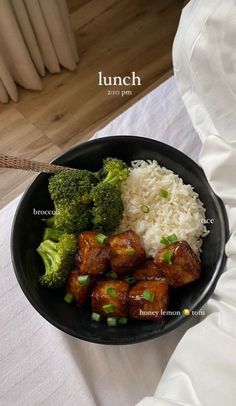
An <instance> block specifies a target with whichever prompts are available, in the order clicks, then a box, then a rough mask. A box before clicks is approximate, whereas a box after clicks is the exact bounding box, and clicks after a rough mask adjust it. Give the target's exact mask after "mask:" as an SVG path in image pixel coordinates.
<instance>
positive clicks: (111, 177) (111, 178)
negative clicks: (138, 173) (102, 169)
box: [102, 172, 120, 184]
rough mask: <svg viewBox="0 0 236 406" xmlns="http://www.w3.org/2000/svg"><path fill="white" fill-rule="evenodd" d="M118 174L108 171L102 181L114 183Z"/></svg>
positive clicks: (117, 180)
mask: <svg viewBox="0 0 236 406" xmlns="http://www.w3.org/2000/svg"><path fill="white" fill-rule="evenodd" d="M119 180H120V178H119V175H114V174H113V173H112V172H109V173H108V174H107V176H106V177H105V178H104V179H103V181H102V183H114V184H116V183H117V182H119Z"/></svg>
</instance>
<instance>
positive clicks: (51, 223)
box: [43, 216, 55, 228]
mask: <svg viewBox="0 0 236 406" xmlns="http://www.w3.org/2000/svg"><path fill="white" fill-rule="evenodd" d="M54 217H55V216H52V217H49V218H47V219H43V221H44V223H45V224H47V226H48V227H50V228H53V227H54V222H55V218H54Z"/></svg>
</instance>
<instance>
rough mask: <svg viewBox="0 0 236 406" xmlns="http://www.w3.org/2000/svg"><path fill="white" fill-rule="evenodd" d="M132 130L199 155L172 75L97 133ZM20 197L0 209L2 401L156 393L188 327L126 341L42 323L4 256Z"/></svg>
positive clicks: (128, 399)
mask: <svg viewBox="0 0 236 406" xmlns="http://www.w3.org/2000/svg"><path fill="white" fill-rule="evenodd" d="M115 134H133V135H142V136H145V137H152V138H155V139H159V140H162V141H164V142H167V143H169V144H171V145H173V146H175V147H177V148H179V149H180V150H182V151H183V152H185V153H187V154H188V155H189V156H191V157H192V158H193V159H197V157H198V155H199V151H200V148H201V142H200V140H199V138H198V137H197V135H196V133H195V131H194V130H193V127H192V124H191V121H190V120H189V117H188V115H187V113H186V110H185V108H184V105H183V103H182V101H181V99H180V97H179V95H178V92H177V89H176V86H175V81H174V79H173V78H171V79H170V80H168V81H167V82H165V83H164V84H163V85H162V86H160V87H158V88H157V89H155V90H154V91H153V92H151V93H150V94H148V95H147V96H146V97H144V98H143V99H142V100H140V101H139V102H138V103H136V104H135V105H134V106H133V107H131V108H130V109H129V110H127V111H126V112H125V113H123V114H122V115H121V116H120V117H118V118H117V119H115V120H114V121H113V122H112V123H111V124H109V125H108V126H107V127H106V128H104V129H103V130H102V131H100V132H99V133H97V134H96V135H95V137H101V136H108V135H115ZM18 201H19V199H16V200H14V201H13V202H12V203H10V205H8V206H6V207H5V208H4V209H3V210H1V212H0V229H1V230H2V232H1V234H0V269H1V281H2V282H1V295H0V315H1V316H0V343H1V349H0V360H1V361H0V370H1V380H0V404H2V405H4V406H13V405H14V406H20V405H23V406H35V405H37V406H38V405H45V406H50V405H53V406H54V405H57V406H65V405H66V406H78V405H79V406H95V405H96V406H111V405H112V406H120V405H124V406H133V405H134V404H135V403H136V402H138V401H139V400H140V399H142V398H143V397H144V396H147V395H149V394H152V393H154V390H155V387H156V385H157V382H158V380H159V379H160V377H161V375H162V373H163V371H164V369H165V366H166V364H167V362H168V360H169V358H170V356H171V354H172V352H173V350H174V349H175V347H176V345H177V343H178V341H179V340H180V338H181V337H182V335H183V334H184V332H185V331H186V329H187V328H189V327H190V326H192V325H193V324H194V323H196V322H197V318H195V319H193V318H192V319H189V320H188V321H187V322H186V323H185V324H184V325H183V326H181V327H180V328H179V329H178V330H176V331H174V332H172V333H169V334H168V335H165V336H163V337H160V338H158V339H155V340H152V341H148V342H145V343H140V344H135V345H127V346H103V345H96V344H92V343H86V342H83V341H80V340H77V339H75V338H73V337H70V336H68V335H67V334H65V333H62V332H61V331H59V330H57V329H56V328H55V327H53V326H51V325H50V324H49V323H48V322H46V321H45V320H44V319H43V318H42V317H41V316H40V315H39V314H38V313H37V312H36V311H35V310H34V308H33V307H32V306H31V305H30V304H29V302H28V301H27V299H26V298H25V297H24V295H23V293H22V291H21V289H20V287H19V286H18V283H17V281H16V278H15V275H14V273H13V268H12V264H11V259H10V248H9V235H10V228H11V222H12V217H13V214H14V212H15V209H16V206H17V204H18Z"/></svg>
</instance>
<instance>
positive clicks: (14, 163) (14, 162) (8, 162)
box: [0, 154, 76, 173]
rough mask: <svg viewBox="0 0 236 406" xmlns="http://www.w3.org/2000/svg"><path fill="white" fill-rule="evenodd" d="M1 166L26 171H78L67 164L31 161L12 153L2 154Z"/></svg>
mask: <svg viewBox="0 0 236 406" xmlns="http://www.w3.org/2000/svg"><path fill="white" fill-rule="evenodd" d="M0 167H1V168H14V169H23V170H25V171H34V172H46V173H57V172H60V171H68V170H70V171H76V169H75V168H69V167H67V166H61V165H54V164H48V163H44V162H38V161H31V160H29V159H24V158H17V157H14V156H10V155H2V154H0Z"/></svg>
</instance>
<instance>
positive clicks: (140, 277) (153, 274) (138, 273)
mask: <svg viewBox="0 0 236 406" xmlns="http://www.w3.org/2000/svg"><path fill="white" fill-rule="evenodd" d="M133 276H135V278H136V280H137V281H152V280H156V279H159V278H161V277H162V272H161V270H160V269H159V268H158V267H157V266H156V265H155V264H154V262H153V260H152V259H147V260H146V261H145V262H144V263H143V264H142V265H140V266H139V267H138V268H136V270H135V271H134V272H133Z"/></svg>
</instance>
